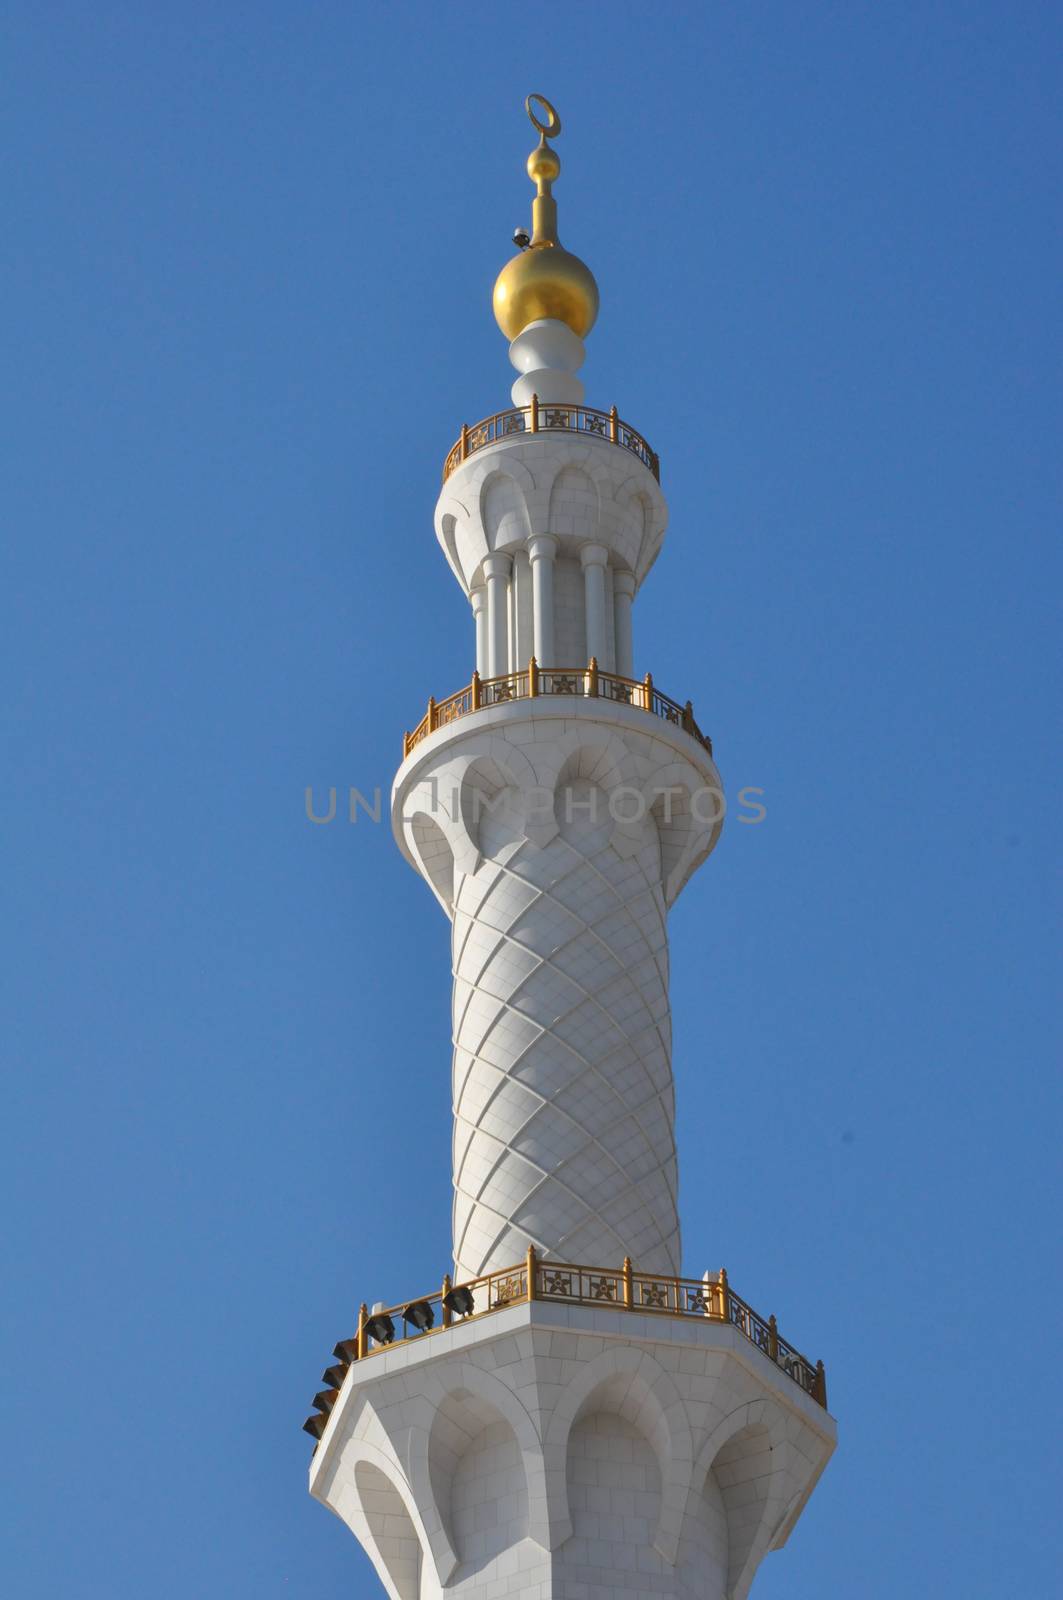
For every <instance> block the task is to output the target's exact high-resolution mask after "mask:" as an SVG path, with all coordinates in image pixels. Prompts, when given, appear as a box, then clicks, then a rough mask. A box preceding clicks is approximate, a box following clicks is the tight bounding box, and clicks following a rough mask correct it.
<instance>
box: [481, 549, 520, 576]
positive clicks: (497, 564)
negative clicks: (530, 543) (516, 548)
mask: <svg viewBox="0 0 1063 1600" xmlns="http://www.w3.org/2000/svg"><path fill="white" fill-rule="evenodd" d="M482 565H483V574H484V577H485V578H508V577H509V575H510V573H511V572H512V570H513V557H512V556H507V555H505V554H504V553H503V552H502V551H501V550H495V551H493V552H492V553H491V555H489V556H484V558H483V563H482Z"/></svg>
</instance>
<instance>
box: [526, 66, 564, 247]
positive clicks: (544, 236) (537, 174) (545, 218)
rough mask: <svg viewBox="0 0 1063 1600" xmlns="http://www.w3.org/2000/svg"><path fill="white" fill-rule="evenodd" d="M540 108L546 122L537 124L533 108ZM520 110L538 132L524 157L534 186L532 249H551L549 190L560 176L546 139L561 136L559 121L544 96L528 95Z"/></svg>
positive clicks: (553, 209)
mask: <svg viewBox="0 0 1063 1600" xmlns="http://www.w3.org/2000/svg"><path fill="white" fill-rule="evenodd" d="M537 106H540V107H542V110H543V112H544V113H545V115H546V118H547V120H546V121H545V122H543V121H541V120H540V118H539V116H537V115H536V107H537ZM524 109H525V111H526V112H527V113H528V117H529V119H530V121H531V123H532V126H533V127H535V128H538V130H539V143H538V144H537V145H536V147H535V149H534V150H533V151H532V153H531V155H530V156H529V157H528V177H529V178H530V179H531V181H532V182H533V183H534V185H535V190H536V193H535V199H534V200H533V201H532V240H531V242H532V245H533V246H535V245H555V244H558V243H560V241H559V239H558V237H557V201H556V200H555V199H554V197H553V193H552V190H551V186H552V184H553V182H554V179H555V178H556V177H558V176H559V174H560V172H561V157H560V156H559V155H558V153H557V151H556V150H555V149H554V147H553V145H548V144H547V142H546V141H547V139H556V138H557V136H558V134H559V133H560V132H561V118H560V117H559V116H558V114H557V112H556V111H555V110H554V107H553V106H552V105H551V104H550V102H549V100H548V99H547V98H546V96H545V95H542V94H530V95H529V96H528V98H527V99H526V100H525V102H524Z"/></svg>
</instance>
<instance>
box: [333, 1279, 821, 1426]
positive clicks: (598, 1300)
mask: <svg viewBox="0 0 1063 1600" xmlns="http://www.w3.org/2000/svg"><path fill="white" fill-rule="evenodd" d="M530 1300H541V1301H547V1302H549V1301H553V1302H555V1303H558V1304H563V1305H584V1306H593V1307H596V1308H597V1309H598V1310H601V1309H602V1308H603V1307H606V1306H613V1307H615V1308H616V1309H617V1310H619V1311H636V1312H639V1313H640V1314H643V1313H644V1314H646V1315H648V1316H656V1317H684V1318H688V1319H689V1318H692V1317H693V1318H695V1319H697V1320H698V1321H700V1322H706V1321H708V1322H723V1323H729V1324H730V1326H731V1327H733V1328H737V1329H738V1331H739V1333H741V1334H744V1335H745V1337H746V1338H747V1339H748V1340H749V1342H750V1343H751V1344H753V1345H755V1346H756V1347H757V1349H758V1350H759V1351H761V1353H762V1354H763V1355H765V1356H767V1358H768V1360H769V1361H771V1362H773V1363H774V1365H775V1366H777V1367H778V1368H779V1369H780V1370H781V1371H782V1372H784V1373H785V1374H786V1376H787V1377H788V1378H790V1379H791V1380H792V1381H793V1382H794V1383H796V1384H797V1386H798V1388H799V1389H803V1390H804V1392H805V1394H807V1395H809V1396H811V1398H812V1399H813V1400H815V1401H816V1402H817V1403H818V1404H819V1405H821V1406H823V1407H824V1409H826V1405H827V1374H826V1371H825V1369H824V1366H823V1363H822V1361H818V1362H817V1363H816V1364H815V1366H813V1365H812V1362H811V1361H809V1360H808V1358H807V1357H806V1356H803V1355H802V1354H801V1353H800V1351H799V1350H797V1349H795V1347H794V1346H793V1345H792V1344H790V1343H789V1342H788V1341H787V1340H785V1339H783V1338H781V1337H780V1335H779V1330H778V1327H777V1326H776V1322H775V1318H774V1317H773V1316H772V1317H768V1318H764V1317H761V1316H758V1314H757V1313H756V1312H755V1311H754V1310H753V1309H752V1307H751V1306H748V1305H747V1304H746V1302H745V1301H744V1300H742V1299H740V1298H739V1296H738V1295H736V1294H735V1292H734V1290H733V1289H732V1288H731V1285H730V1283H729V1282H728V1279H727V1273H726V1272H725V1271H723V1270H721V1271H720V1272H718V1273H715V1274H712V1273H706V1274H705V1277H704V1278H672V1277H668V1276H661V1275H660V1274H658V1273H652V1272H636V1271H635V1269H634V1267H633V1266H632V1264H631V1261H630V1259H626V1260H625V1261H624V1265H623V1266H622V1267H621V1268H620V1269H619V1270H613V1269H610V1268H607V1267H578V1266H572V1265H570V1264H568V1263H567V1262H561V1261H540V1260H539V1259H538V1257H537V1255H536V1253H535V1251H534V1250H531V1249H529V1251H528V1254H527V1256H526V1258H525V1260H524V1261H522V1262H519V1263H518V1264H517V1265H516V1266H513V1267H504V1268H503V1269H502V1270H501V1271H499V1272H490V1273H488V1274H486V1276H484V1277H482V1278H473V1279H471V1280H470V1281H469V1282H468V1283H462V1284H452V1283H451V1281H450V1278H449V1277H445V1278H444V1279H443V1282H442V1285H441V1286H440V1288H439V1289H437V1290H435V1291H434V1293H432V1294H426V1295H424V1296H422V1297H421V1299H419V1300H407V1301H405V1302H404V1303H402V1304H400V1305H396V1306H387V1307H383V1306H378V1307H377V1308H376V1309H375V1310H374V1311H372V1312H370V1310H369V1308H368V1306H366V1305H363V1306H362V1307H361V1309H360V1311H359V1313H358V1330H357V1332H356V1333H355V1334H354V1335H353V1336H352V1337H351V1338H349V1339H341V1340H340V1342H339V1344H337V1346H336V1348H335V1351H334V1354H335V1356H336V1362H337V1365H335V1366H333V1367H329V1368H328V1369H327V1370H326V1372H325V1374H324V1378H325V1382H326V1383H327V1384H328V1385H329V1387H328V1388H327V1389H323V1390H322V1391H321V1392H320V1393H319V1394H317V1395H316V1396H315V1398H314V1405H315V1407H316V1410H315V1411H314V1413H313V1414H312V1415H311V1416H309V1417H308V1418H307V1419H306V1421H305V1422H304V1424H303V1427H304V1428H305V1430H306V1431H307V1433H310V1434H313V1435H314V1437H315V1438H318V1439H319V1438H320V1437H321V1435H322V1433H323V1432H324V1428H325V1423H326V1422H327V1421H328V1417H329V1413H330V1412H331V1410H332V1407H333V1406H334V1405H335V1403H336V1400H337V1398H338V1396H339V1391H340V1385H341V1384H342V1382H343V1378H344V1377H345V1376H346V1372H347V1368H348V1367H349V1366H350V1365H351V1363H352V1362H354V1361H364V1360H367V1359H368V1358H370V1357H372V1356H374V1355H379V1353H380V1352H381V1351H382V1350H386V1349H387V1348H388V1347H389V1346H390V1345H393V1344H401V1343H403V1342H404V1341H405V1340H408V1339H424V1338H428V1337H430V1336H432V1335H433V1334H437V1333H443V1332H445V1331H446V1330H447V1329H448V1328H450V1327H452V1326H454V1325H455V1324H456V1323H459V1322H472V1321H474V1320H475V1319H476V1318H478V1317H486V1316H491V1315H492V1314H493V1313H494V1312H496V1311H505V1310H506V1309H507V1307H509V1306H513V1305H518V1304H522V1303H524V1304H526V1303H527V1302H528V1301H530Z"/></svg>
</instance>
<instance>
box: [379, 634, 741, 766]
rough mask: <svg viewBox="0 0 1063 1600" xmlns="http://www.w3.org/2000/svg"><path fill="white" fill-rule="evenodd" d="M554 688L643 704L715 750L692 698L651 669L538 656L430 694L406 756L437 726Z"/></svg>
mask: <svg viewBox="0 0 1063 1600" xmlns="http://www.w3.org/2000/svg"><path fill="white" fill-rule="evenodd" d="M552 694H565V695H579V696H580V697H581V698H583V699H589V700H613V701H616V702H617V703H619V704H621V705H627V706H638V707H639V709H640V710H642V711H650V712H652V713H653V715H654V716H655V717H661V718H663V720H664V721H665V722H671V723H672V724H674V726H675V727H677V728H682V729H683V730H684V731H685V732H686V733H689V734H690V736H691V738H693V739H696V740H697V741H698V743H699V744H702V745H704V746H705V749H706V750H707V751H708V752H709V754H710V756H711V755H712V740H711V739H710V738H709V736H708V734H707V733H702V731H701V729H700V728H699V727H698V725H697V723H696V722H695V720H694V708H693V706H692V705H691V703H690V701H689V700H688V701H687V703H686V705H685V706H681V705H680V704H679V701H678V700H670V699H669V698H668V696H667V695H666V694H662V693H661V691H660V690H659V689H657V688H655V687H654V683H653V677H652V675H651V674H650V673H648V672H647V674H646V676H645V677H644V678H621V677H619V676H618V675H617V674H616V673H615V672H602V671H601V670H600V669H599V667H598V663H597V662H596V661H595V659H594V657H593V656H592V657H591V659H590V661H589V662H588V663H587V666H586V667H540V666H539V665H538V663H537V662H536V660H535V657H534V656H533V657H532V659H531V661H530V662H529V663H528V665H527V667H525V668H524V670H523V671H522V672H505V673H503V674H502V676H501V677H498V678H481V677H480V674H479V673H478V672H474V673H473V675H472V682H471V683H467V684H466V685H465V688H464V689H459V690H458V692H457V694H452V695H448V697H447V699H446V700H435V699H429V702H428V710H427V711H426V712H425V714H424V716H423V717H422V718H421V720H420V722H419V723H418V724H417V726H416V728H414V730H413V732H412V733H405V734H403V738H402V755H403V760H405V758H406V757H407V756H408V755H409V753H410V751H411V750H412V749H413V748H414V746H415V745H418V744H420V742H421V740H422V739H427V737H428V735H429V734H430V733H434V732H435V731H436V729H437V728H445V727H446V726H447V724H448V723H449V722H456V721H457V720H458V718H459V717H466V716H468V715H469V714H470V713H471V712H473V711H482V710H483V709H484V708H485V707H487V706H498V705H503V704H505V703H506V702H507V701H510V700H533V699H535V697H536V696H537V695H552Z"/></svg>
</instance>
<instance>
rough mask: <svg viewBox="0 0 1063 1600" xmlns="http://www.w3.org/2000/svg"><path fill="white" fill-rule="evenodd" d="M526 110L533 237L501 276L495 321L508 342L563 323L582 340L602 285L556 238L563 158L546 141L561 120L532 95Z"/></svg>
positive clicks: (542, 99) (543, 99) (538, 96)
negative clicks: (543, 325)
mask: <svg viewBox="0 0 1063 1600" xmlns="http://www.w3.org/2000/svg"><path fill="white" fill-rule="evenodd" d="M524 109H525V111H526V112H527V113H528V119H529V121H530V122H531V124H532V127H533V128H534V129H535V130H536V132H537V133H538V135H539V143H538V144H537V145H536V147H535V149H534V150H533V151H532V153H531V155H530V156H529V157H528V163H527V172H528V177H529V178H530V179H531V181H532V182H533V183H534V185H535V199H534V200H533V201H532V231H531V238H530V239H529V240H528V241H527V248H526V249H524V250H522V252H521V254H520V255H518V256H514V257H513V259H512V260H511V261H508V262H507V263H506V265H505V266H504V267H503V268H502V271H501V272H500V273H499V275H498V279H497V281H496V283H495V292H494V306H495V318H496V320H497V322H498V326H499V327H500V328H501V329H502V332H503V333H504V334H505V335H506V338H507V339H515V338H516V337H517V335H518V334H519V333H520V332H522V330H523V329H524V328H526V327H527V326H528V324H529V323H530V322H538V321H542V320H543V319H546V320H552V321H555V322H564V323H565V324H566V325H567V326H568V327H570V328H571V329H572V331H573V333H574V334H575V335H576V337H577V338H579V339H582V338H584V337H585V335H586V334H588V333H589V332H590V330H591V328H592V327H593V326H594V319H595V317H596V316H597V315H598V285H597V284H596V283H595V281H594V275H593V273H592V272H591V270H590V268H589V267H587V266H585V265H584V264H583V262H582V261H581V260H580V259H579V257H578V256H574V255H572V254H571V253H570V252H569V251H568V250H565V249H564V248H563V246H562V244H561V241H560V239H559V238H558V236H557V201H556V200H555V199H554V197H553V194H552V192H551V190H552V187H553V183H554V179H555V178H556V177H557V176H558V174H559V173H560V171H561V157H560V156H559V155H558V153H557V151H556V150H555V149H554V147H553V145H552V144H547V142H546V141H547V140H548V139H556V138H557V136H558V134H559V133H560V132H561V118H560V117H559V116H558V114H557V109H556V107H555V106H552V105H551V104H550V102H549V100H548V99H547V98H546V96H545V95H544V94H530V95H528V96H527V98H526V100H525V101H524Z"/></svg>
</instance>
